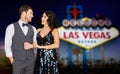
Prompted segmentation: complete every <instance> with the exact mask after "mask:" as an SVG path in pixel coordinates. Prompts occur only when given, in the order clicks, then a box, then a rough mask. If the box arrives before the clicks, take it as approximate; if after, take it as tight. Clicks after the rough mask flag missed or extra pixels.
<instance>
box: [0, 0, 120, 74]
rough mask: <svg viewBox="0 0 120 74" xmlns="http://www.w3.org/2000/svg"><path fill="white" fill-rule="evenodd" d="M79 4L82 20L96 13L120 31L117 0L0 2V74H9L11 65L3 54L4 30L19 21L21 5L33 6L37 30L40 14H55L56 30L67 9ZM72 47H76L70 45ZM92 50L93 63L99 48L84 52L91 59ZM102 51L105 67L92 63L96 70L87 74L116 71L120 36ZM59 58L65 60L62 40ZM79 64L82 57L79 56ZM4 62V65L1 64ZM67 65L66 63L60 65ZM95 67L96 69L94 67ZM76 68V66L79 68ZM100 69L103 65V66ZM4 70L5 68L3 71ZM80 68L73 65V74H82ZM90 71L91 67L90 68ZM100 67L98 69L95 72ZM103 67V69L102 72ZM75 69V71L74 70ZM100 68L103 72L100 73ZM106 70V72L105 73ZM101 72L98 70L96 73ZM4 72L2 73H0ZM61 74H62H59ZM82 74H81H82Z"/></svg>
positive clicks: (118, 62) (98, 56)
mask: <svg viewBox="0 0 120 74" xmlns="http://www.w3.org/2000/svg"><path fill="white" fill-rule="evenodd" d="M74 3H76V5H82V7H83V17H89V18H91V17H96V14H100V15H102V16H103V17H108V18H110V19H111V21H112V26H113V27H115V28H117V29H118V30H119V31H120V5H119V3H120V2H119V0H1V1H0V74H5V73H6V72H9V74H10V72H11V65H10V63H9V61H8V59H7V58H5V55H4V35H5V29H6V27H7V26H8V25H9V24H11V23H13V22H16V21H18V20H19V14H18V9H19V7H20V6H21V5H24V4H28V5H31V6H32V7H33V11H34V17H33V20H32V22H31V24H32V25H34V26H35V27H36V28H37V27H38V24H37V22H38V21H39V19H40V18H41V15H42V13H43V12H44V11H46V10H52V11H54V12H55V13H56V15H57V18H58V27H59V26H62V20H63V19H64V17H65V15H66V7H67V6H68V5H74ZM73 48H76V46H74V45H73ZM92 51H94V61H99V60H100V59H101V50H100V46H97V47H95V48H93V49H92V50H90V51H88V52H87V60H92V59H91V56H90V55H91V52H92ZM104 52H105V65H107V67H106V66H105V67H102V68H101V65H102V64H101V62H99V64H98V62H97V63H95V64H94V65H95V68H92V70H91V69H90V70H88V72H89V74H96V72H98V73H104V72H105V73H111V74H113V73H112V71H113V72H117V71H118V68H120V36H118V37H117V38H115V39H113V40H111V41H109V42H107V43H105V44H104ZM59 57H60V59H62V62H63V61H65V59H66V58H67V59H68V58H69V57H68V44H67V43H66V42H64V41H61V43H60V48H59ZM111 58H112V59H113V60H114V61H113V63H112V64H109V63H110V61H109V60H110V59H111ZM74 61H76V56H75V55H73V62H74ZM79 61H80V63H82V62H83V61H82V55H79ZM4 63H7V65H6V64H4ZM63 64H65V65H66V62H63ZM96 65H97V67H96ZM78 66H79V67H78ZM102 66H103V65H102ZM4 67H5V69H4ZM82 67H83V66H80V65H77V66H76V65H75V67H74V66H73V68H74V69H76V70H73V72H75V73H76V74H77V73H78V74H79V73H80V72H82V73H83V72H84V70H83V68H82ZM90 68H91V67H90ZM98 68H99V69H98ZM104 68H105V69H104ZM77 69H78V70H77ZM101 69H102V71H101ZM106 69H107V70H106ZM99 70H100V71H99ZM3 72H5V73H3ZM60 72H61V74H64V73H65V72H66V73H67V72H69V73H70V70H69V68H68V67H67V66H65V67H60ZM62 72H63V73H62ZM82 73H81V74H82ZM6 74H8V73H6Z"/></svg>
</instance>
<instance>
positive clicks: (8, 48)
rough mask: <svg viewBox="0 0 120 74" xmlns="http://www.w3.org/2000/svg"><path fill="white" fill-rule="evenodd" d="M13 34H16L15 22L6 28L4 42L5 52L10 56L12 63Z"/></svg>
mask: <svg viewBox="0 0 120 74" xmlns="http://www.w3.org/2000/svg"><path fill="white" fill-rule="evenodd" d="M13 34H14V27H13V24H10V25H9V26H8V27H7V28H6V32H5V42H4V43H5V54H6V57H8V58H9V60H10V62H11V64H12V63H13V60H14V59H13V55H12V50H11V45H12V37H13Z"/></svg>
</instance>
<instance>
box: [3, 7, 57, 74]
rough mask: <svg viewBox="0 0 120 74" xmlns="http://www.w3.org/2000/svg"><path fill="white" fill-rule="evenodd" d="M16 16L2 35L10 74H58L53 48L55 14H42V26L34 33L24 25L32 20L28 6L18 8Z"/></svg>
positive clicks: (55, 34)
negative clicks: (10, 66)
mask: <svg viewBox="0 0 120 74" xmlns="http://www.w3.org/2000/svg"><path fill="white" fill-rule="evenodd" d="M19 14H20V19H19V21H17V22H15V23H12V24H10V25H9V26H8V27H7V28H6V32H5V53H6V56H7V57H8V58H9V60H10V62H11V64H12V68H13V69H12V70H13V74H58V67H57V57H56V49H57V48H58V47H59V34H58V30H57V28H56V25H57V20H56V16H55V14H54V13H53V12H52V11H46V12H44V13H43V15H42V18H41V24H42V25H43V27H42V28H39V29H37V30H36V28H35V27H33V26H32V25H30V24H28V23H29V22H31V20H32V18H33V10H32V7H31V6H29V5H23V6H21V7H20V8H19ZM35 48H37V53H36V57H35V54H34V49H35Z"/></svg>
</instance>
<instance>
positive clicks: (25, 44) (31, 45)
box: [24, 42, 34, 50]
mask: <svg viewBox="0 0 120 74" xmlns="http://www.w3.org/2000/svg"><path fill="white" fill-rule="evenodd" d="M24 48H25V50H28V49H31V48H34V47H33V44H30V43H28V42H24Z"/></svg>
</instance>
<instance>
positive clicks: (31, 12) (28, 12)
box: [25, 9, 33, 22]
mask: <svg viewBox="0 0 120 74" xmlns="http://www.w3.org/2000/svg"><path fill="white" fill-rule="evenodd" d="M32 18H33V11H32V10H31V9H29V10H28V11H27V12H26V16H25V19H26V21H27V22H31V21H32Z"/></svg>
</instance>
